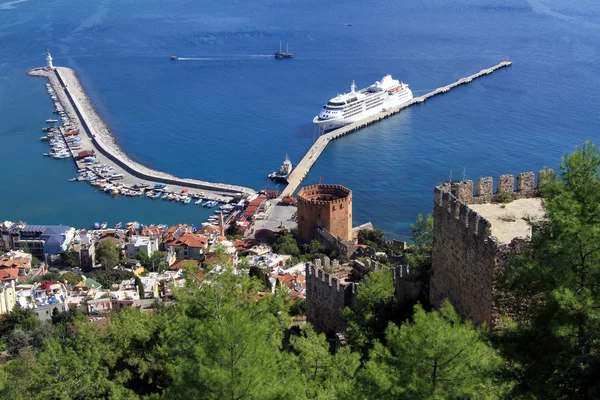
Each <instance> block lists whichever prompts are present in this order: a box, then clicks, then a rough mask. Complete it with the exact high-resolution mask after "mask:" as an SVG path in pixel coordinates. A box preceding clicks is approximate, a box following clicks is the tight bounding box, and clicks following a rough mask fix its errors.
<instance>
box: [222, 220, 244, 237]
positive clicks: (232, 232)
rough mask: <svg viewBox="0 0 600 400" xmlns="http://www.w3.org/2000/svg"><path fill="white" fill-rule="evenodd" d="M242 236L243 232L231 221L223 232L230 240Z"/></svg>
mask: <svg viewBox="0 0 600 400" xmlns="http://www.w3.org/2000/svg"><path fill="white" fill-rule="evenodd" d="M243 234H244V231H242V229H241V228H240V227H239V225H238V224H237V223H236V222H235V221H232V222H231V223H230V224H229V226H228V227H227V229H226V230H225V235H226V236H227V237H231V238H236V239H237V238H240V237H241V236H242V235H243Z"/></svg>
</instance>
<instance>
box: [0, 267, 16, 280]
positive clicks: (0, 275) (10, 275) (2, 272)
mask: <svg viewBox="0 0 600 400" xmlns="http://www.w3.org/2000/svg"><path fill="white" fill-rule="evenodd" d="M18 276H19V268H2V269H0V281H7V280H11V279H17V277H18Z"/></svg>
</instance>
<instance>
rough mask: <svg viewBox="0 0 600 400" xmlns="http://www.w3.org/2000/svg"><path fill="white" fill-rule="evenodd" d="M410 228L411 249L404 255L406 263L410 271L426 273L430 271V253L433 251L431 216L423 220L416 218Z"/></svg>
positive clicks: (421, 217)
mask: <svg viewBox="0 0 600 400" xmlns="http://www.w3.org/2000/svg"><path fill="white" fill-rule="evenodd" d="M411 227H412V237H411V241H410V242H411V247H410V249H409V250H408V252H407V253H406V262H407V263H408V265H409V266H410V267H411V269H414V270H417V271H421V272H428V271H429V270H430V269H431V253H432V249H433V216H432V215H431V214H429V215H427V217H425V218H423V215H422V214H419V215H418V216H417V221H416V223H415V224H413V225H411Z"/></svg>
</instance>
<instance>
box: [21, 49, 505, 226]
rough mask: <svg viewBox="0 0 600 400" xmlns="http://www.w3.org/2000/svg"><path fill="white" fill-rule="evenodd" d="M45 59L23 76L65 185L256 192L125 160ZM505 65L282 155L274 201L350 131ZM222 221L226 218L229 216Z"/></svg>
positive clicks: (205, 199)
mask: <svg viewBox="0 0 600 400" xmlns="http://www.w3.org/2000/svg"><path fill="white" fill-rule="evenodd" d="M46 60H47V62H48V65H47V66H46V67H43V68H36V69H32V70H30V71H28V73H27V74H28V75H30V76H40V77H45V78H47V79H48V83H47V84H46V87H47V90H48V93H49V94H50V96H51V98H52V101H53V102H54V105H55V109H54V112H55V113H57V114H59V115H60V118H61V121H62V124H61V125H59V126H57V125H50V126H49V127H46V128H44V129H43V130H44V131H45V132H46V133H47V136H43V137H42V138H41V139H42V140H48V141H49V143H50V145H51V147H52V150H51V151H50V152H49V153H46V154H44V155H47V156H51V157H53V158H59V159H62V158H71V159H73V160H74V162H75V164H76V168H77V172H78V175H77V176H76V177H74V178H72V179H70V180H71V181H87V182H89V183H90V184H91V185H93V186H95V187H96V188H97V189H98V190H99V191H103V192H106V193H108V194H111V195H123V196H131V197H138V196H140V197H141V196H145V197H148V198H150V199H162V200H167V201H173V202H181V203H182V204H190V203H192V204H193V205H195V206H203V207H208V208H211V207H215V206H217V205H219V203H230V202H234V201H236V202H239V201H243V199H248V198H249V197H252V196H254V195H255V194H256V192H255V191H254V190H253V189H250V188H247V187H242V186H235V185H227V184H223V183H211V182H205V181H200V180H195V179H187V178H179V177H176V176H173V175H170V174H167V173H164V172H159V171H156V170H153V169H150V168H148V167H146V166H143V165H141V164H139V163H136V162H135V161H133V160H131V159H130V158H129V157H128V156H127V155H126V154H125V153H124V152H123V150H122V149H121V148H120V147H119V145H118V144H117V143H116V141H115V139H114V137H113V136H112V134H111V132H110V130H109V129H108V127H107V126H106V124H105V123H104V121H103V120H102V119H101V117H100V116H99V115H98V113H97V112H96V110H95V109H94V107H93V105H92V103H91V101H90V99H89V98H88V96H87V95H86V93H85V92H84V90H83V88H82V87H81V84H80V82H79V80H78V79H77V77H76V75H75V71H73V70H72V69H70V68H65V67H55V66H53V65H52V58H51V56H50V54H49V53H48V54H47V58H46ZM511 64H512V62H510V61H508V60H507V61H504V62H501V63H499V64H496V65H494V66H492V67H491V68H487V69H483V70H481V71H479V72H477V73H475V74H472V75H470V76H467V77H465V78H461V79H459V80H457V81H455V82H453V83H451V84H449V85H447V86H442V87H439V88H437V89H435V90H433V91H431V92H429V93H427V94H425V95H423V96H419V97H415V98H413V99H411V100H410V101H408V102H406V103H404V104H401V105H400V106H397V107H391V108H389V109H384V110H383V111H381V112H379V113H377V114H374V115H372V116H369V117H366V118H364V119H362V120H360V121H357V122H354V123H350V124H348V125H345V126H343V127H340V128H337V129H334V130H331V131H329V132H326V133H324V134H322V135H320V136H319V137H318V139H317V140H316V141H315V142H314V143H313V145H312V146H311V147H310V148H309V150H308V151H307V153H306V154H305V155H304V157H303V158H302V159H301V161H300V162H299V163H298V165H297V166H296V168H294V169H292V164H291V162H290V161H289V159H288V158H287V157H286V161H285V162H284V164H283V165H282V166H281V168H280V170H279V171H277V172H273V173H271V174H269V179H271V180H273V181H283V182H287V183H288V184H287V186H286V188H285V189H284V190H283V191H282V192H281V193H280V197H279V198H280V199H281V198H284V197H289V196H293V195H294V193H295V192H296V191H297V190H298V188H299V186H300V185H301V183H302V181H303V180H304V178H305V177H306V175H307V174H308V172H309V171H310V169H311V168H312V166H313V165H314V164H315V162H316V161H317V160H318V159H319V157H320V156H321V154H322V153H323V151H324V150H325V148H326V147H327V145H328V144H329V142H331V141H332V140H335V139H338V138H340V137H342V136H345V135H347V134H350V133H353V132H356V131H358V130H359V129H362V128H364V127H367V126H369V125H371V124H373V123H375V122H378V121H380V120H382V119H385V118H388V117H390V116H392V115H395V114H397V113H399V112H400V111H402V110H403V109H405V108H407V107H410V106H412V105H414V104H420V103H423V102H424V101H426V100H428V99H430V98H432V97H434V96H437V95H440V94H444V93H447V92H449V91H450V90H452V89H454V88H456V87H458V86H461V85H464V84H467V83H469V82H471V81H473V80H474V79H477V78H480V77H482V76H485V75H489V74H491V73H493V72H495V71H497V70H499V69H501V68H505V67H508V66H510V65H511ZM57 122H58V120H55V119H48V120H47V121H46V123H48V124H54V123H57ZM226 211H231V210H226ZM217 212H220V211H217ZM226 217H229V218H227V219H231V218H230V217H231V216H229V215H226ZM213 219H214V218H213ZM209 222H213V223H214V222H216V221H209Z"/></svg>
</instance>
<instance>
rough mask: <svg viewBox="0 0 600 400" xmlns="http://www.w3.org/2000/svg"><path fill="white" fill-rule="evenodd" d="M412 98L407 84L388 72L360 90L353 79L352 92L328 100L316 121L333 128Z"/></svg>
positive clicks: (325, 128)
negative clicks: (379, 79)
mask: <svg viewBox="0 0 600 400" xmlns="http://www.w3.org/2000/svg"><path fill="white" fill-rule="evenodd" d="M412 98H413V94H412V91H411V90H410V89H409V88H408V85H407V84H404V83H402V82H400V81H398V80H396V79H393V78H392V76H391V75H385V76H384V77H383V78H382V79H381V81H377V82H375V83H374V84H373V85H371V86H369V87H367V88H364V89H361V90H359V91H357V90H356V86H355V84H354V82H352V86H351V87H350V92H349V93H344V94H342V95H338V96H337V97H334V98H332V99H331V100H329V102H327V104H325V105H324V106H323V108H322V109H321V112H319V114H318V115H317V116H316V117H315V118H314V119H313V123H314V124H316V125H318V126H319V127H320V128H321V129H322V130H323V131H330V130H333V129H337V128H340V127H342V126H345V125H348V124H352V123H354V122H359V121H361V120H364V119H365V118H369V117H371V116H373V115H376V114H378V113H380V112H382V111H385V110H388V109H390V108H396V107H400V106H402V105H403V104H406V103H408V102H409V101H411V100H412Z"/></svg>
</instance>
